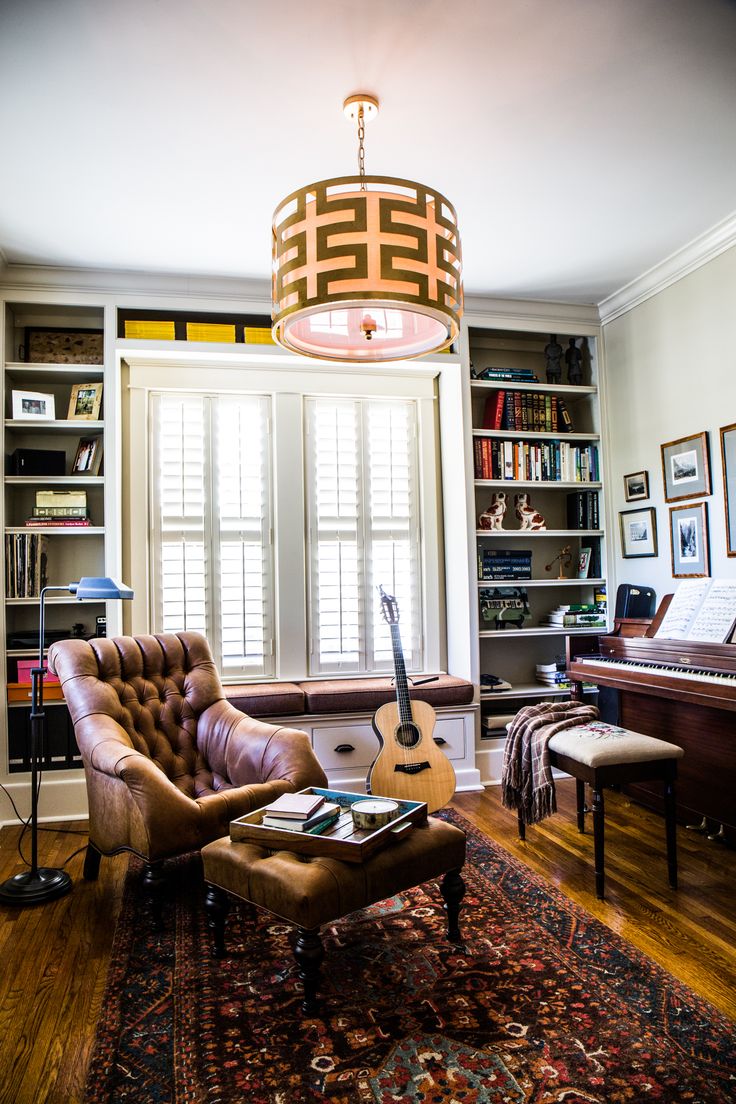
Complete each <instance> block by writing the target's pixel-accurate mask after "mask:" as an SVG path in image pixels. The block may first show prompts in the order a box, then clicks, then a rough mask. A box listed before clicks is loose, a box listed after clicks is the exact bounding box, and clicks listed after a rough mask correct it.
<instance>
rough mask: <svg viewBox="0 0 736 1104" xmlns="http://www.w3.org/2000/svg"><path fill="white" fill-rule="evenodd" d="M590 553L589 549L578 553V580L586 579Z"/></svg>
mask: <svg viewBox="0 0 736 1104" xmlns="http://www.w3.org/2000/svg"><path fill="white" fill-rule="evenodd" d="M591 552H592V549H590V548H581V549H580V551H579V552H578V579H587V578H588V572H589V571H590V556H591Z"/></svg>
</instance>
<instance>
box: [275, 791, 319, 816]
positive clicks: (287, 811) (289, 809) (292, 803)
mask: <svg viewBox="0 0 736 1104" xmlns="http://www.w3.org/2000/svg"><path fill="white" fill-rule="evenodd" d="M324 803H325V799H324V797H322V795H321V794H313V793H283V794H281V795H280V796H279V797H277V798H276V800H275V801H272V802H271V804H270V805H264V807H263V812H264V814H265V815H266V816H277V817H286V818H287V819H288V820H307V819H308V818H309V817H311V816H312V814H313V813H316V811H317V809H319V807H320V805H324Z"/></svg>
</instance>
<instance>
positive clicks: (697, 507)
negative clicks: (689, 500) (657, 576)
mask: <svg viewBox="0 0 736 1104" xmlns="http://www.w3.org/2000/svg"><path fill="white" fill-rule="evenodd" d="M670 544H671V547H672V577H673V578H674V579H703V578H705V577H706V576H708V575H710V559H709V554H708V507H707V504H706V503H705V502H695V503H693V504H692V505H686V506H672V507H671V508H670Z"/></svg>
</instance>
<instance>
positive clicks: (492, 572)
mask: <svg viewBox="0 0 736 1104" xmlns="http://www.w3.org/2000/svg"><path fill="white" fill-rule="evenodd" d="M531 577H532V553H531V549H528V548H515V549H513V550H512V549H496V548H483V549H479V550H478V578H479V579H531Z"/></svg>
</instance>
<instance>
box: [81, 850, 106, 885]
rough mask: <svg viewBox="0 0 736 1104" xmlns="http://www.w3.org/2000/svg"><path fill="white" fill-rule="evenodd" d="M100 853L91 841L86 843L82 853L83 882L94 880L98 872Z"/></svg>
mask: <svg viewBox="0 0 736 1104" xmlns="http://www.w3.org/2000/svg"><path fill="white" fill-rule="evenodd" d="M101 858H102V853H101V852H100V851H98V850H97V848H96V847H95V845H94V844H93V843H88V844H87V850H86V851H85V853H84V870H83V876H84V880H85V882H96V881H97V875H98V874H99V873H100V859H101Z"/></svg>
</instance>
